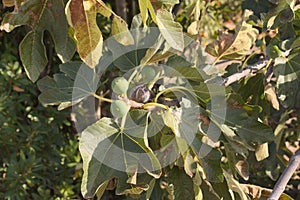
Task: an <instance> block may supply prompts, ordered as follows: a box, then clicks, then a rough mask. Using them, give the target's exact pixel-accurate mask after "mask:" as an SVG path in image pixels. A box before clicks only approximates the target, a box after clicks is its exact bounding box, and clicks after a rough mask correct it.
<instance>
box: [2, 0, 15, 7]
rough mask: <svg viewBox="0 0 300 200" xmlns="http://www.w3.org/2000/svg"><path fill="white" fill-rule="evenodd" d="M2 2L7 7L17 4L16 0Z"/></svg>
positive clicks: (3, 0)
mask: <svg viewBox="0 0 300 200" xmlns="http://www.w3.org/2000/svg"><path fill="white" fill-rule="evenodd" d="M2 3H3V5H4V6H6V7H12V6H14V5H15V0H2Z"/></svg>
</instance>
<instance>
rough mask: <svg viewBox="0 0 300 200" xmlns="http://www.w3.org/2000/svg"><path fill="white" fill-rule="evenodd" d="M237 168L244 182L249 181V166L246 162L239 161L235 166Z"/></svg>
mask: <svg viewBox="0 0 300 200" xmlns="http://www.w3.org/2000/svg"><path fill="white" fill-rule="evenodd" d="M235 168H236V169H237V171H238V173H239V174H240V176H241V177H243V179H244V180H248V179H249V165H248V162H247V161H246V160H239V161H238V162H237V163H236V164H235Z"/></svg>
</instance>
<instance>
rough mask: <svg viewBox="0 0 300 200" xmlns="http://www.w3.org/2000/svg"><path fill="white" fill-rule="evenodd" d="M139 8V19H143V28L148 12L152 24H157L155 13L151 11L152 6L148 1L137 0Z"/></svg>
mask: <svg viewBox="0 0 300 200" xmlns="http://www.w3.org/2000/svg"><path fill="white" fill-rule="evenodd" d="M139 7H140V11H141V17H142V19H143V23H144V25H145V26H146V22H147V19H148V10H149V12H150V15H151V18H152V20H153V21H154V23H156V24H157V20H156V15H155V11H154V9H153V6H152V4H151V2H150V0H139Z"/></svg>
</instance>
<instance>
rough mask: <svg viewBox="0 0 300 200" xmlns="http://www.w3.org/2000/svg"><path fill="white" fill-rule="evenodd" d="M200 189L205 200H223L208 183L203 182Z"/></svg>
mask: <svg viewBox="0 0 300 200" xmlns="http://www.w3.org/2000/svg"><path fill="white" fill-rule="evenodd" d="M200 188H201V191H202V194H203V199H215V200H219V199H220V200H221V198H220V196H219V195H218V194H217V193H216V191H215V190H214V189H213V187H212V185H211V184H210V183H209V182H208V181H206V180H202V183H201V185H200Z"/></svg>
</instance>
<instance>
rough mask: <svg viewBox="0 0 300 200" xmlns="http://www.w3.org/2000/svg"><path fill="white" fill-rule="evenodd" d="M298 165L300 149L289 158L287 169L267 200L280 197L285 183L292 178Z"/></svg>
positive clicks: (275, 199) (274, 199)
mask: <svg viewBox="0 0 300 200" xmlns="http://www.w3.org/2000/svg"><path fill="white" fill-rule="evenodd" d="M299 164H300V149H298V150H297V151H296V153H295V154H294V155H293V156H292V157H291V159H290V161H289V164H288V166H287V168H286V169H285V170H284V172H283V174H282V175H281V176H280V178H279V180H278V181H277V183H276V185H275V186H274V189H273V192H272V193H271V195H270V197H269V198H268V200H277V199H279V197H280V195H281V194H282V193H283V191H284V190H285V187H286V185H287V183H288V182H289V180H290V178H291V177H292V175H293V173H294V172H295V171H296V170H297V168H298V167H299Z"/></svg>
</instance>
